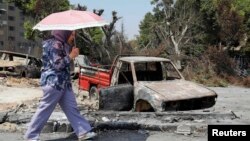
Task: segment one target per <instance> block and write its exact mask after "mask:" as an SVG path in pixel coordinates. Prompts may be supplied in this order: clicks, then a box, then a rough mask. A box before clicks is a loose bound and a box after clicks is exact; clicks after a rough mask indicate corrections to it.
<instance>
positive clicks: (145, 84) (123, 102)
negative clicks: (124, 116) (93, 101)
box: [99, 56, 217, 112]
mask: <svg viewBox="0 0 250 141" xmlns="http://www.w3.org/2000/svg"><path fill="white" fill-rule="evenodd" d="M113 68H114V69H113V70H112V76H111V80H110V86H109V87H106V88H102V89H101V90H100V92H99V108H100V109H102V110H116V111H123V110H133V111H137V112H143V111H157V112H159V111H160V112H161V111H173V110H174V111H182V110H195V109H203V108H209V107H212V106H213V105H214V104H215V103H216V99H217V94H216V93H215V92H214V91H213V90H210V89H208V88H206V87H205V86H203V85H201V84H197V83H194V82H191V81H187V80H185V79H184V77H183V76H182V75H181V73H180V72H179V71H178V69H177V68H176V67H175V65H174V64H173V63H172V62H171V61H170V60H169V59H166V58H159V57H144V56H134V57H131V56H130V57H120V58H119V59H118V60H117V61H116V64H115V66H114V67H113Z"/></svg>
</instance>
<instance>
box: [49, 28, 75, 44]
mask: <svg viewBox="0 0 250 141" xmlns="http://www.w3.org/2000/svg"><path fill="white" fill-rule="evenodd" d="M72 32H73V31H70V30H53V31H51V35H52V36H53V37H54V38H56V39H57V40H59V41H61V42H63V43H65V42H67V40H68V38H69V36H70V35H71V34H72Z"/></svg>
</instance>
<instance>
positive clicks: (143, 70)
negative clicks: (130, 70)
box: [134, 62, 163, 81]
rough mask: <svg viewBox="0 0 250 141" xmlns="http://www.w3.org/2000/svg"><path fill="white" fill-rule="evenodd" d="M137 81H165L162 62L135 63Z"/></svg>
mask: <svg viewBox="0 0 250 141" xmlns="http://www.w3.org/2000/svg"><path fill="white" fill-rule="evenodd" d="M134 66H135V72H136V77H137V81H161V80H163V75H162V67H161V62H140V63H135V64H134Z"/></svg>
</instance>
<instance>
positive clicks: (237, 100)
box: [0, 87, 250, 141]
mask: <svg viewBox="0 0 250 141" xmlns="http://www.w3.org/2000/svg"><path fill="white" fill-rule="evenodd" d="M211 89H213V90H215V91H216V92H217V93H218V95H219V97H218V101H217V103H216V105H215V106H214V107H213V108H212V109H213V110H214V111H217V112H220V111H233V112H234V113H235V114H236V115H237V116H238V117H239V118H238V119H234V120H229V121H227V122H226V123H228V124H237V123H243V124H249V125H250V112H249V111H250V106H249V103H250V89H249V88H248V89H247V88H239V87H229V88H211ZM210 124H220V123H218V121H214V123H210ZM22 136H23V135H22V134H21V133H0V141H6V140H7V141H21V140H23V138H22ZM41 139H42V140H45V141H74V140H76V137H74V136H69V134H65V133H56V134H42V135H41ZM166 140H167V141H182V140H185V141H206V140H207V137H206V132H204V133H203V134H199V135H195V134H191V135H179V134H176V133H174V132H145V131H141V130H139V131H137V130H132V131H129V130H118V131H102V132H100V133H98V137H97V138H95V139H94V140H93V141H166Z"/></svg>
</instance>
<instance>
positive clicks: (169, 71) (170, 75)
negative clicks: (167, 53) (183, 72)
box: [163, 62, 181, 80]
mask: <svg viewBox="0 0 250 141" xmlns="http://www.w3.org/2000/svg"><path fill="white" fill-rule="evenodd" d="M163 66H164V70H165V71H164V73H163V77H164V80H173V79H181V76H180V75H179V73H178V71H177V70H176V68H175V67H174V66H173V65H172V64H171V63H170V62H163Z"/></svg>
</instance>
